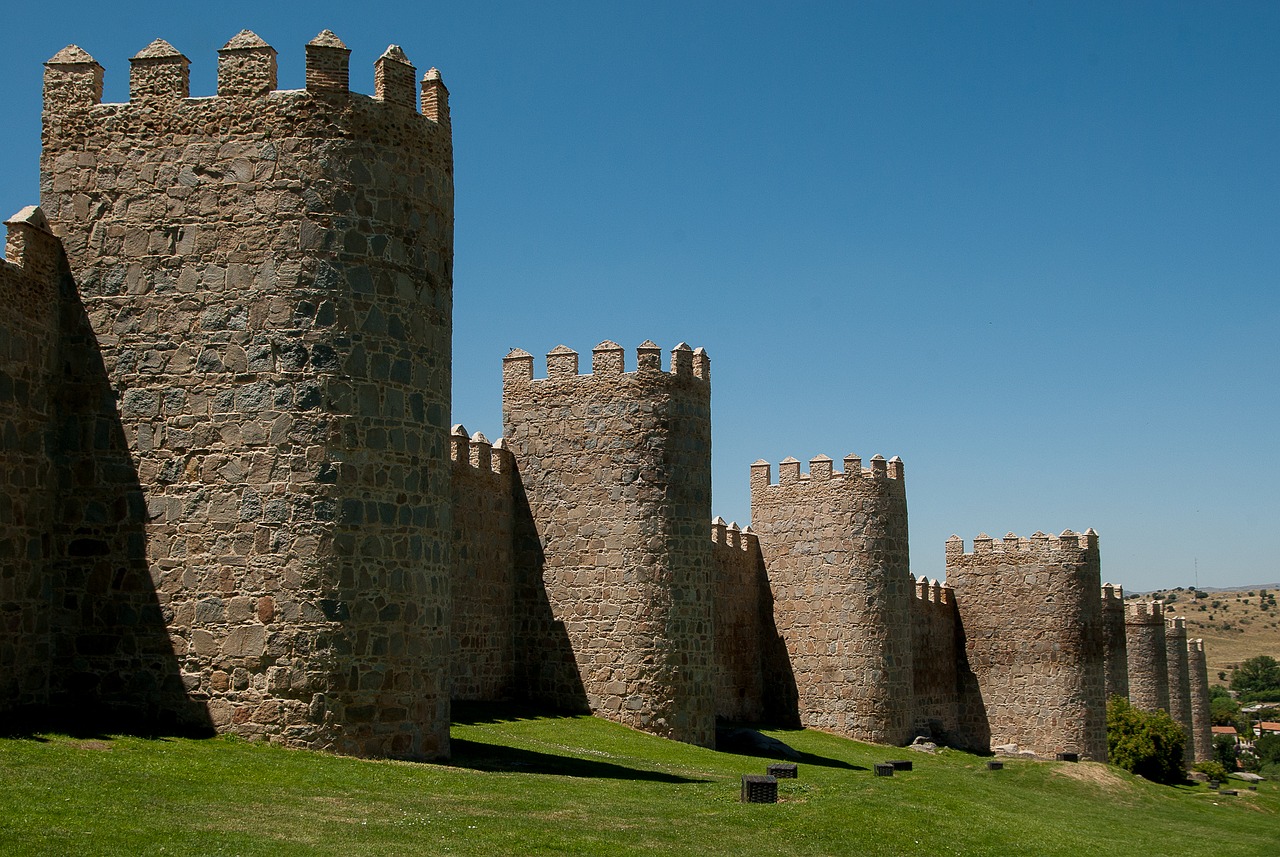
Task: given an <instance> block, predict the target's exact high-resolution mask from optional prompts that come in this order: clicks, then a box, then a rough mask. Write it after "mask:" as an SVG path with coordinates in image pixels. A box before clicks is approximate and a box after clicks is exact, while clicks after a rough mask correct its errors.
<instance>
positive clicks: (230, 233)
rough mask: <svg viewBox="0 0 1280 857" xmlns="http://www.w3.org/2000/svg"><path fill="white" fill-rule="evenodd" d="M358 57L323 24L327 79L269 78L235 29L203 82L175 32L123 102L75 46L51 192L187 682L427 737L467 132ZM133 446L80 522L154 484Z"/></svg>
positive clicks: (335, 721) (442, 595)
mask: <svg viewBox="0 0 1280 857" xmlns="http://www.w3.org/2000/svg"><path fill="white" fill-rule="evenodd" d="M345 57H346V54H345V46H343V45H342V44H341V41H340V40H338V39H337V37H336V36H333V35H332V34H331V33H321V34H320V36H318V37H317V39H315V40H314V41H313V42H312V44H311V45H309V46H308V49H307V59H308V68H307V86H308V88H307V89H305V90H298V91H278V90H277V88H276V85H277V77H276V52H275V50H274V49H273V48H272V47H271V46H270V45H268V44H266V43H265V42H264V41H263V40H262V39H260V38H259V37H258V36H256V35H254V34H253V33H251V32H248V31H244V32H241V33H239V34H238V35H236V36H235V37H234V38H232V39H231V40H230V41H228V42H227V43H226V45H224V46H223V48H222V49H221V50H219V52H218V89H217V95H216V96H214V97H205V98H190V97H188V95H189V93H188V84H187V79H188V78H187V68H188V62H187V59H186V57H184V56H183V55H182V54H181V53H179V52H178V51H177V50H176V49H174V48H173V47H172V46H171V45H169V44H168V43H166V42H162V41H156V42H153V43H152V44H151V45H149V46H147V47H146V48H144V49H143V50H142V51H141V52H140V53H139V54H137V55H136V56H135V57H134V58H133V62H132V71H131V85H130V100H129V101H127V102H124V103H120V104H103V103H101V101H102V77H103V72H102V67H101V66H100V65H98V64H97V63H96V62H95V61H94V60H93V58H92V57H90V56H89V55H88V54H87V53H85V52H84V51H82V50H80V49H78V48H74V47H69V48H67V49H65V50H63V51H60V52H59V53H58V54H57V55H56V56H55V57H53V58H52V59H50V60H49V62H48V63H47V64H46V66H45V104H44V151H43V154H42V157H41V202H42V206H43V207H44V210H45V212H46V214H47V215H48V217H49V221H50V223H51V224H52V228H53V231H54V232H55V233H56V234H58V235H59V236H61V237H62V238H63V241H64V244H65V246H66V250H67V256H68V260H69V263H70V267H71V271H72V273H73V274H74V276H75V278H76V281H77V283H78V284H79V288H80V294H81V297H82V300H83V303H84V308H85V311H86V313H87V317H88V323H89V325H90V326H91V327H92V331H93V334H94V336H95V338H96V342H97V346H98V347H99V348H100V349H101V355H102V360H103V362H104V363H105V365H106V367H107V371H108V373H109V376H110V377H109V381H110V384H111V386H112V388H114V390H115V391H116V392H117V393H118V396H119V402H120V405H119V420H120V424H121V429H122V432H123V435H124V438H125V442H127V444H128V449H129V454H130V458H131V460H132V463H133V468H134V470H135V472H136V477H134V478H136V479H137V480H139V481H140V482H141V485H142V492H141V493H142V495H143V496H142V498H141V500H140V502H138V503H137V504H136V505H137V507H138V509H139V510H140V511H135V512H132V513H131V514H134V515H135V516H136V517H137V528H136V529H137V531H138V540H139V542H140V544H142V545H143V547H140V548H139V549H138V552H139V554H140V556H139V557H137V558H136V561H137V562H138V563H140V564H141V565H142V567H143V568H144V569H149V571H150V575H151V577H152V579H154V580H155V581H156V588H157V590H158V592H157V596H158V598H159V600H160V602H161V603H160V609H161V610H163V611H164V612H165V614H166V615H171V616H173V619H172V620H171V621H170V622H169V631H170V634H171V636H172V638H173V641H174V645H175V647H177V649H178V653H179V654H178V657H179V660H180V661H181V667H182V679H183V682H185V684H186V686H187V687H188V688H189V690H190V692H191V694H192V696H193V697H195V698H198V699H201V700H203V701H204V704H205V706H206V707H207V709H208V713H209V716H210V717H212V719H213V722H214V724H215V725H216V726H217V727H218V728H219V729H221V730H224V731H233V732H237V733H240V734H242V735H245V736H249V737H262V738H267V739H270V740H273V741H279V742H283V743H287V744H291V745H295V746H304V747H315V748H323V749H332V750H337V751H340V752H346V753H353V754H359V755H384V756H386V755H389V756H405V757H415V758H423V757H434V756H441V755H445V754H447V752H448V724H449V716H448V715H449V709H448V650H449V643H448V634H449V616H448V609H449V573H448V571H449V542H450V524H449V520H448V509H449V508H450V474H451V468H450V462H449V450H448V446H447V439H448V434H447V432H448V424H447V419H448V414H449V410H450V408H449V401H450V362H451V356H450V339H451V314H452V254H453V249H452V248H453V237H452V235H453V177H452V172H453V165H452V154H451V142H450V135H449V130H448V128H447V126H445V125H442V124H441V123H440V122H438V121H434V120H432V119H431V118H428V117H425V116H422V115H420V114H418V112H417V110H416V104H417V99H416V92H413V93H411V94H410V95H409V96H408V97H407V104H403V103H396V104H394V105H392V104H388V103H385V102H384V101H382V100H379V99H377V98H372V97H369V96H367V95H360V94H357V93H350V92H347V91H345V84H344V80H345V67H344V63H345ZM409 80H410V83H409V88H410V90H412V89H413V88H414V83H413V79H412V73H410V78H409ZM400 100H401V101H404V100H406V99H400ZM86 437H88V440H86V441H84V443H85V444H87V445H91V444H92V442H93V439H92V436H91V435H86ZM80 452H81V453H83V455H84V456H85V457H86V458H87V457H89V456H91V455H92V454H93V450H92V449H91V448H89V446H86V448H85V449H83V450H80ZM124 470H125V469H120V468H117V469H115V470H112V471H110V472H109V473H106V474H105V476H106V477H107V478H105V479H102V478H99V479H97V480H95V481H94V483H93V485H92V486H91V487H90V488H89V489H88V490H86V491H83V492H79V493H78V494H77V496H75V497H74V498H72V500H71V501H70V502H69V503H68V508H67V509H66V511H65V513H64V514H65V515H66V516H67V518H68V520H69V521H70V526H72V527H75V526H90V525H91V521H88V520H86V516H89V517H91V516H92V515H94V514H97V513H95V512H94V510H95V509H97V508H99V507H102V506H103V504H105V507H106V508H111V502H112V501H111V500H110V499H109V498H114V497H117V496H136V495H137V494H138V491H137V488H136V486H135V487H133V488H130V486H129V485H128V484H126V482H127V481H128V480H127V478H126V476H125V475H122V474H124ZM112 480H117V481H115V482H113V481H112ZM120 480H124V481H120ZM131 508H132V507H131ZM144 518H145V520H144ZM144 531H145V536H143V535H142V533H143V532H144ZM112 561H118V562H120V563H125V562H126V561H132V560H128V559H127V558H125V557H119V558H113V560H112ZM144 574H145V572H144ZM88 660H89V661H90V663H88V664H86V665H85V669H86V670H87V671H89V672H96V673H104V674H105V673H109V672H110V671H111V667H110V664H109V663H107V662H106V661H105V660H103V661H102V662H101V663H99V662H97V661H94V660H93V659H92V658H90V659H88ZM106 686H107V684H106V683H104V684H103V685H102V687H106ZM95 692H96V691H95ZM68 704H71V705H74V704H75V703H74V701H70V702H69V703H68Z"/></svg>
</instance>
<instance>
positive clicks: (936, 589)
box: [915, 577, 956, 607]
mask: <svg viewBox="0 0 1280 857" xmlns="http://www.w3.org/2000/svg"><path fill="white" fill-rule="evenodd" d="M955 595H956V594H955V590H953V589H952V588H951V587H950V586H947V585H946V584H945V583H940V582H939V581H938V580H937V578H934V579H932V580H930V579H929V578H927V577H920V578H916V579H915V597H916V601H917V602H920V603H925V604H938V605H943V606H948V607H949V606H951V605H952V604H955Z"/></svg>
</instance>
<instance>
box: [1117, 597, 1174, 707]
mask: <svg viewBox="0 0 1280 857" xmlns="http://www.w3.org/2000/svg"><path fill="white" fill-rule="evenodd" d="M1126 606H1127V608H1128V611H1127V612H1126V613H1125V619H1124V633H1125V639H1126V645H1127V647H1128V654H1129V701H1130V702H1132V703H1133V704H1134V705H1135V706H1137V707H1138V708H1141V709H1142V710H1143V711H1155V710H1156V709H1163V710H1165V711H1168V710H1169V660H1168V656H1167V654H1166V652H1165V633H1164V607H1163V606H1162V605H1161V604H1160V602H1159V601H1150V602H1145V601H1137V602H1132V601H1131V602H1129V604H1127V605H1126Z"/></svg>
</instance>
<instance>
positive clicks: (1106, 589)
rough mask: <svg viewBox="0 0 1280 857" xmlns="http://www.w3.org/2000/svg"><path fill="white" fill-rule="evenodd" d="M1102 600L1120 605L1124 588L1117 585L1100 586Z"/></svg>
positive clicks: (1105, 584)
mask: <svg viewBox="0 0 1280 857" xmlns="http://www.w3.org/2000/svg"><path fill="white" fill-rule="evenodd" d="M1102 600H1103V601H1104V602H1114V603H1117V604H1121V603H1122V602H1123V601H1124V587H1123V586H1121V585H1120V584H1118V583H1104V584H1102ZM1104 606H1105V604H1104Z"/></svg>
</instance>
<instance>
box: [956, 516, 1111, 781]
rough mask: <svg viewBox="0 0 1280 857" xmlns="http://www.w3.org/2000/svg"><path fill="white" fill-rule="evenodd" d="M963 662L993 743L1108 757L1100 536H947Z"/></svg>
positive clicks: (1043, 752)
mask: <svg viewBox="0 0 1280 857" xmlns="http://www.w3.org/2000/svg"><path fill="white" fill-rule="evenodd" d="M947 581H948V582H949V583H950V584H951V586H952V588H953V589H954V590H955V595H956V604H957V606H958V607H959V612H960V620H961V623H962V625H963V627H964V633H965V640H966V649H967V652H968V661H969V666H970V667H971V668H972V670H973V672H974V674H975V675H976V676H977V680H978V687H979V690H980V693H981V695H982V700H983V704H984V705H985V707H986V712H987V720H988V723H989V725H990V733H991V743H992V745H1002V744H1017V745H1018V746H1019V747H1020V748H1022V749H1024V750H1031V751H1033V752H1035V753H1036V754H1037V755H1042V756H1052V755H1053V754H1055V753H1059V752H1078V753H1080V754H1081V756H1082V757H1083V758H1087V759H1094V760H1098V761H1104V760H1105V759H1106V757H1107V736H1106V699H1105V697H1104V695H1103V632H1102V608H1101V601H1100V599H1099V597H1098V593H1099V591H1100V590H1101V587H1102V581H1101V579H1100V570H1099V556H1098V537H1097V534H1096V533H1094V532H1093V530H1088V531H1086V532H1085V533H1083V534H1080V533H1073V532H1071V531H1070V530H1067V531H1064V532H1063V533H1062V535H1061V536H1049V535H1045V534H1043V533H1035V534H1033V535H1032V536H1031V537H1030V538H1025V539H1020V538H1018V537H1017V536H1015V535H1013V534H1012V533H1010V534H1009V535H1007V536H1005V537H1004V539H1003V540H1001V541H998V542H997V541H995V540H993V539H992V538H991V537H989V536H987V535H985V534H984V535H980V536H978V537H977V538H976V539H974V541H973V552H972V553H965V552H964V542H963V541H962V540H961V539H960V538H959V537H958V536H952V537H951V538H950V539H948V540H947Z"/></svg>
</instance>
